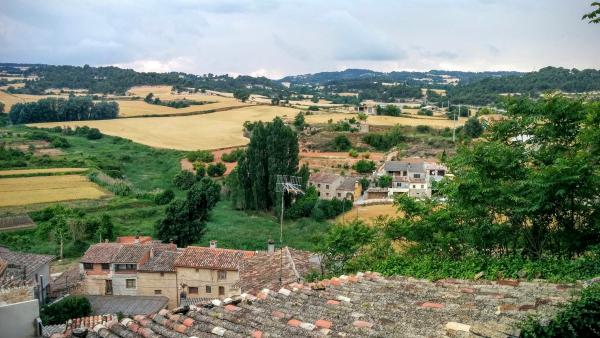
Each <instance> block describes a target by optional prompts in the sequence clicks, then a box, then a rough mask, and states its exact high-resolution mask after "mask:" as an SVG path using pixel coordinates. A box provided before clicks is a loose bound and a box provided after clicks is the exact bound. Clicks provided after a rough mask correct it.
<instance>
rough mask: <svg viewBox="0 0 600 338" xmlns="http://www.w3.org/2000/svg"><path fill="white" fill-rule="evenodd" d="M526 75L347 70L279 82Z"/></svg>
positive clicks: (443, 80)
mask: <svg viewBox="0 0 600 338" xmlns="http://www.w3.org/2000/svg"><path fill="white" fill-rule="evenodd" d="M522 74H524V73H521V72H515V71H498V72H461V71H444V70H431V71H428V72H409V71H394V72H376V71H372V70H368V69H346V70H343V71H338V72H320V73H314V74H303V75H293V76H286V77H284V78H282V79H280V80H279V82H289V83H292V84H312V85H315V84H320V85H325V84H328V83H330V82H340V81H345V80H365V79H369V80H373V81H379V82H390V83H395V82H401V83H404V84H415V85H416V84H419V83H423V84H437V85H445V84H448V81H447V79H448V78H453V79H458V80H459V81H460V82H470V81H473V80H478V79H483V78H491V77H504V76H514V75H522Z"/></svg>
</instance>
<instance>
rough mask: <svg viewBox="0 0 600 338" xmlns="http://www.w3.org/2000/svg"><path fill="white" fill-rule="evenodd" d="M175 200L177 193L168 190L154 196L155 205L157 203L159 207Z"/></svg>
mask: <svg viewBox="0 0 600 338" xmlns="http://www.w3.org/2000/svg"><path fill="white" fill-rule="evenodd" d="M173 198H175V193H174V192H173V190H171V189H167V190H165V191H163V192H161V193H158V194H156V196H154V203H156V204H157V205H165V204H168V203H169V202H171V201H172V200H173Z"/></svg>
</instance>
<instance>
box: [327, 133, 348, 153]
mask: <svg viewBox="0 0 600 338" xmlns="http://www.w3.org/2000/svg"><path fill="white" fill-rule="evenodd" d="M332 146H333V149H335V150H336V151H347V150H349V149H350V148H352V143H351V142H350V139H348V136H346V135H344V134H340V135H336V136H335V138H334V139H333V142H332Z"/></svg>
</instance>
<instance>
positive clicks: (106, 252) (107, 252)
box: [80, 243, 123, 263]
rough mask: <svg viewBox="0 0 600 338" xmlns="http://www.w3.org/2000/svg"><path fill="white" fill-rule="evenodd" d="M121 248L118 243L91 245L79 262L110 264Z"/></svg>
mask: <svg viewBox="0 0 600 338" xmlns="http://www.w3.org/2000/svg"><path fill="white" fill-rule="evenodd" d="M122 246H123V245H122V244H119V243H98V244H94V245H91V246H90V247H89V248H88V249H87V251H86V252H85V254H84V255H83V257H81V260H80V261H81V263H112V262H113V259H114V257H115V256H116V255H117V253H118V252H119V250H120V249H121V247H122Z"/></svg>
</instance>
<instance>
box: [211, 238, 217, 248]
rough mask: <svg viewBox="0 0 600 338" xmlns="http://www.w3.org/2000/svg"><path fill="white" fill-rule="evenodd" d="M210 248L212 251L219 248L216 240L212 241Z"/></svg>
mask: <svg viewBox="0 0 600 338" xmlns="http://www.w3.org/2000/svg"><path fill="white" fill-rule="evenodd" d="M210 247H211V248H212V249H215V248H216V247H217V241H215V240H214V239H213V240H212V241H210Z"/></svg>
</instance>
